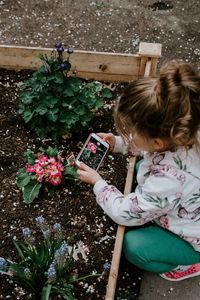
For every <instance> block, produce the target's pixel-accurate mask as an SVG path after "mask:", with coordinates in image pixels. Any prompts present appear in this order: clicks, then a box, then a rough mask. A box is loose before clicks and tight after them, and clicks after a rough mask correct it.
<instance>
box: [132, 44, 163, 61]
mask: <svg viewBox="0 0 200 300" xmlns="http://www.w3.org/2000/svg"><path fill="white" fill-rule="evenodd" d="M161 50H162V44H158V43H145V42H141V43H140V45H139V52H138V54H139V55H140V56H146V57H154V58H159V57H161Z"/></svg>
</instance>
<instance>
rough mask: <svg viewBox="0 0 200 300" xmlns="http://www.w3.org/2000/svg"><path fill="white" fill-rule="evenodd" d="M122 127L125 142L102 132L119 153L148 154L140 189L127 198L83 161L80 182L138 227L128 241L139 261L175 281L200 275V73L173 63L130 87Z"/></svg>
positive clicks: (128, 251)
mask: <svg viewBox="0 0 200 300" xmlns="http://www.w3.org/2000/svg"><path fill="white" fill-rule="evenodd" d="M115 123H116V128H117V131H118V133H119V135H120V137H119V136H117V137H115V136H114V135H112V134H111V133H110V134H103V133H102V134H99V135H100V136H101V137H102V138H104V140H106V141H107V142H108V143H109V144H110V149H111V151H115V152H119V151H122V152H123V153H124V152H125V150H126V149H127V146H126V145H129V147H131V148H132V149H133V150H134V151H135V150H137V149H139V150H140V151H143V152H144V159H143V161H142V163H141V164H140V167H139V170H138V173H137V182H138V186H137V187H136V189H135V191H134V192H133V193H131V194H129V195H127V196H124V195H123V194H122V193H121V192H120V191H119V190H118V189H117V188H116V187H114V186H112V185H109V184H108V183H107V182H106V181H105V180H103V179H102V178H101V176H100V175H99V174H98V173H97V172H96V171H94V170H93V169H91V168H89V167H88V166H87V165H85V164H83V163H81V165H80V168H79V170H78V175H79V176H80V179H81V180H82V181H84V182H86V183H89V184H92V185H94V193H95V195H96V200H97V203H98V204H99V205H100V206H101V207H102V209H103V210H104V211H105V213H106V214H107V215H108V216H110V217H111V218H112V219H113V220H114V221H115V222H116V223H118V224H122V225H125V226H137V228H135V229H131V230H129V231H128V232H127V233H126V234H125V237H124V253H125V256H126V258H127V259H128V260H129V261H130V262H131V263H133V264H134V265H136V266H138V267H139V268H142V269H145V270H148V271H152V272H157V273H159V274H160V275H161V276H162V277H163V278H165V279H168V280H172V281H179V280H183V279H186V278H189V277H194V276H197V275H200V146H199V136H198V132H199V127H200V74H199V73H198V72H197V71H195V69H194V68H193V67H192V66H191V65H189V64H186V63H182V62H179V61H172V62H170V63H169V64H168V65H166V66H165V67H163V68H162V69H161V70H160V73H159V75H158V78H156V79H152V78H145V79H139V80H137V81H134V82H132V83H130V84H129V85H128V87H127V88H126V89H125V90H124V92H123V94H122V96H121V98H120V100H119V102H118V104H117V107H116V111H115ZM150 221H151V223H150V224H151V225H149V226H145V227H144V226H142V227H141V228H140V227H139V228H138V226H140V225H143V224H145V223H147V222H150Z"/></svg>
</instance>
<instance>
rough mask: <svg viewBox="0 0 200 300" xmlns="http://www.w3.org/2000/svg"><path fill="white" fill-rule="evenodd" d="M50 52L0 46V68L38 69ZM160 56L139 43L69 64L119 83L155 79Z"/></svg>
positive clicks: (113, 275) (76, 56) (75, 57)
mask: <svg viewBox="0 0 200 300" xmlns="http://www.w3.org/2000/svg"><path fill="white" fill-rule="evenodd" d="M51 52H52V49H49V48H35V47H34V48H33V47H19V46H8V45H0V68H6V69H10V70H21V69H29V70H37V69H38V68H39V67H40V65H41V61H40V59H39V58H38V54H39V53H43V54H47V55H48V56H49V55H50V54H51ZM160 57H161V44H156V43H144V42H141V43H140V45H139V51H138V53H137V54H123V53H107V52H92V51H82V50H74V53H73V54H72V55H71V56H70V62H71V64H72V66H73V67H76V68H77V70H78V73H77V76H78V77H80V78H85V79H94V80H99V81H103V82H109V83H113V82H116V83H121V82H129V81H131V80H134V79H138V78H141V77H153V76H155V75H156V69H157V62H158V59H159V58H160ZM135 161H136V159H135V157H131V158H130V159H129V164H128V172H127V177H126V183H125V188H124V194H125V195H127V194H129V193H130V192H131V188H132V182H133V176H134V166H135ZM124 231H125V227H124V226H122V225H118V228H117V233H116V239H115V245H114V251H113V257H112V263H111V269H110V274H109V278H108V285H107V291H106V296H105V300H114V297H115V290H116V284H117V276H118V271H119V263H120V257H121V251H122V243H123V236H124Z"/></svg>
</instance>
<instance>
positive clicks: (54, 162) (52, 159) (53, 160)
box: [49, 157, 57, 164]
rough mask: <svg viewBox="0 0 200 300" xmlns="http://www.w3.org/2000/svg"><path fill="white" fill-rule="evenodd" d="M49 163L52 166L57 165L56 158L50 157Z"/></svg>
mask: <svg viewBox="0 0 200 300" xmlns="http://www.w3.org/2000/svg"><path fill="white" fill-rule="evenodd" d="M49 162H50V163H51V164H56V163H57V162H56V159H55V157H50V158H49Z"/></svg>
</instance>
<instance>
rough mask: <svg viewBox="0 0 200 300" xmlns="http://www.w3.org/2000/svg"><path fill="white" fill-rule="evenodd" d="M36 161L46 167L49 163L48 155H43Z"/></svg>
mask: <svg viewBox="0 0 200 300" xmlns="http://www.w3.org/2000/svg"><path fill="white" fill-rule="evenodd" d="M36 162H37V163H38V164H40V165H41V166H42V167H45V166H47V165H48V164H49V158H48V156H46V155H41V156H40V157H39V159H36Z"/></svg>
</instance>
